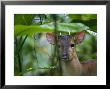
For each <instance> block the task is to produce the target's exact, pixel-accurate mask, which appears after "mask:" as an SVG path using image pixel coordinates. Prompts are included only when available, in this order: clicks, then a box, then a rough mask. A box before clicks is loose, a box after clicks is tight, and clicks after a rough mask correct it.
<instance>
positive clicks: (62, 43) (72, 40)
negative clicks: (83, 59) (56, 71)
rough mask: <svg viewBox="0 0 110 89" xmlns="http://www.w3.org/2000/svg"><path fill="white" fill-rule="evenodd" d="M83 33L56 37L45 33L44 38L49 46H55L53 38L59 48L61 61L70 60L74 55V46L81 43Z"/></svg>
mask: <svg viewBox="0 0 110 89" xmlns="http://www.w3.org/2000/svg"><path fill="white" fill-rule="evenodd" d="M84 36H85V32H84V31H82V32H78V33H76V34H75V35H58V36H55V34H54V33H46V38H47V40H48V42H49V43H50V44H55V37H56V41H57V45H58V47H59V51H58V52H59V56H60V59H62V60H71V59H72V58H73V56H74V55H75V54H74V53H76V51H75V45H77V44H79V43H81V42H82V41H83V39H84Z"/></svg>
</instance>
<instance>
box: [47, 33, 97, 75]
mask: <svg viewBox="0 0 110 89" xmlns="http://www.w3.org/2000/svg"><path fill="white" fill-rule="evenodd" d="M46 38H47V41H48V42H49V43H50V44H55V39H56V42H57V45H58V52H59V57H60V63H61V70H62V76H96V75H97V60H96V59H94V60H88V61H84V62H80V61H79V59H78V56H77V52H76V45H77V44H81V43H82V41H83V40H84V38H85V31H80V32H77V33H76V34H75V35H72V34H71V35H70V34H69V35H58V36H55V34H54V33H46ZM85 55H86V54H85Z"/></svg>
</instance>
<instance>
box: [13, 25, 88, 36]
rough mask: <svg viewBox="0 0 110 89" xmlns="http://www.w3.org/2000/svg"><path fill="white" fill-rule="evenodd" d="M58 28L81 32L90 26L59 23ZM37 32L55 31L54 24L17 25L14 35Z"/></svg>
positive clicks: (61, 30)
mask: <svg viewBox="0 0 110 89" xmlns="http://www.w3.org/2000/svg"><path fill="white" fill-rule="evenodd" d="M57 26H58V28H57V30H58V31H59V32H72V33H75V32H79V31H82V30H87V29H89V27H87V26H85V25H84V24H81V23H58V24H57ZM36 32H54V25H53V23H50V24H44V25H40V26H37V25H31V26H25V25H15V27H14V35H15V36H18V35H33V34H34V33H36Z"/></svg>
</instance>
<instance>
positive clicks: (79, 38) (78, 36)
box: [74, 31, 85, 44]
mask: <svg viewBox="0 0 110 89" xmlns="http://www.w3.org/2000/svg"><path fill="white" fill-rule="evenodd" d="M84 37H85V32H84V31H81V32H78V33H76V35H75V36H74V41H75V43H76V44H79V43H81V42H82V41H83V40H84Z"/></svg>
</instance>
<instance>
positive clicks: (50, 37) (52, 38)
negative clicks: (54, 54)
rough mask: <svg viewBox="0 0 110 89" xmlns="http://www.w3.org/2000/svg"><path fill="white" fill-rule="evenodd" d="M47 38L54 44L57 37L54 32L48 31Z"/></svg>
mask: <svg viewBox="0 0 110 89" xmlns="http://www.w3.org/2000/svg"><path fill="white" fill-rule="evenodd" d="M46 38H47V40H48V42H49V43H50V44H54V40H55V37H54V34H53V33H46Z"/></svg>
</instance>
